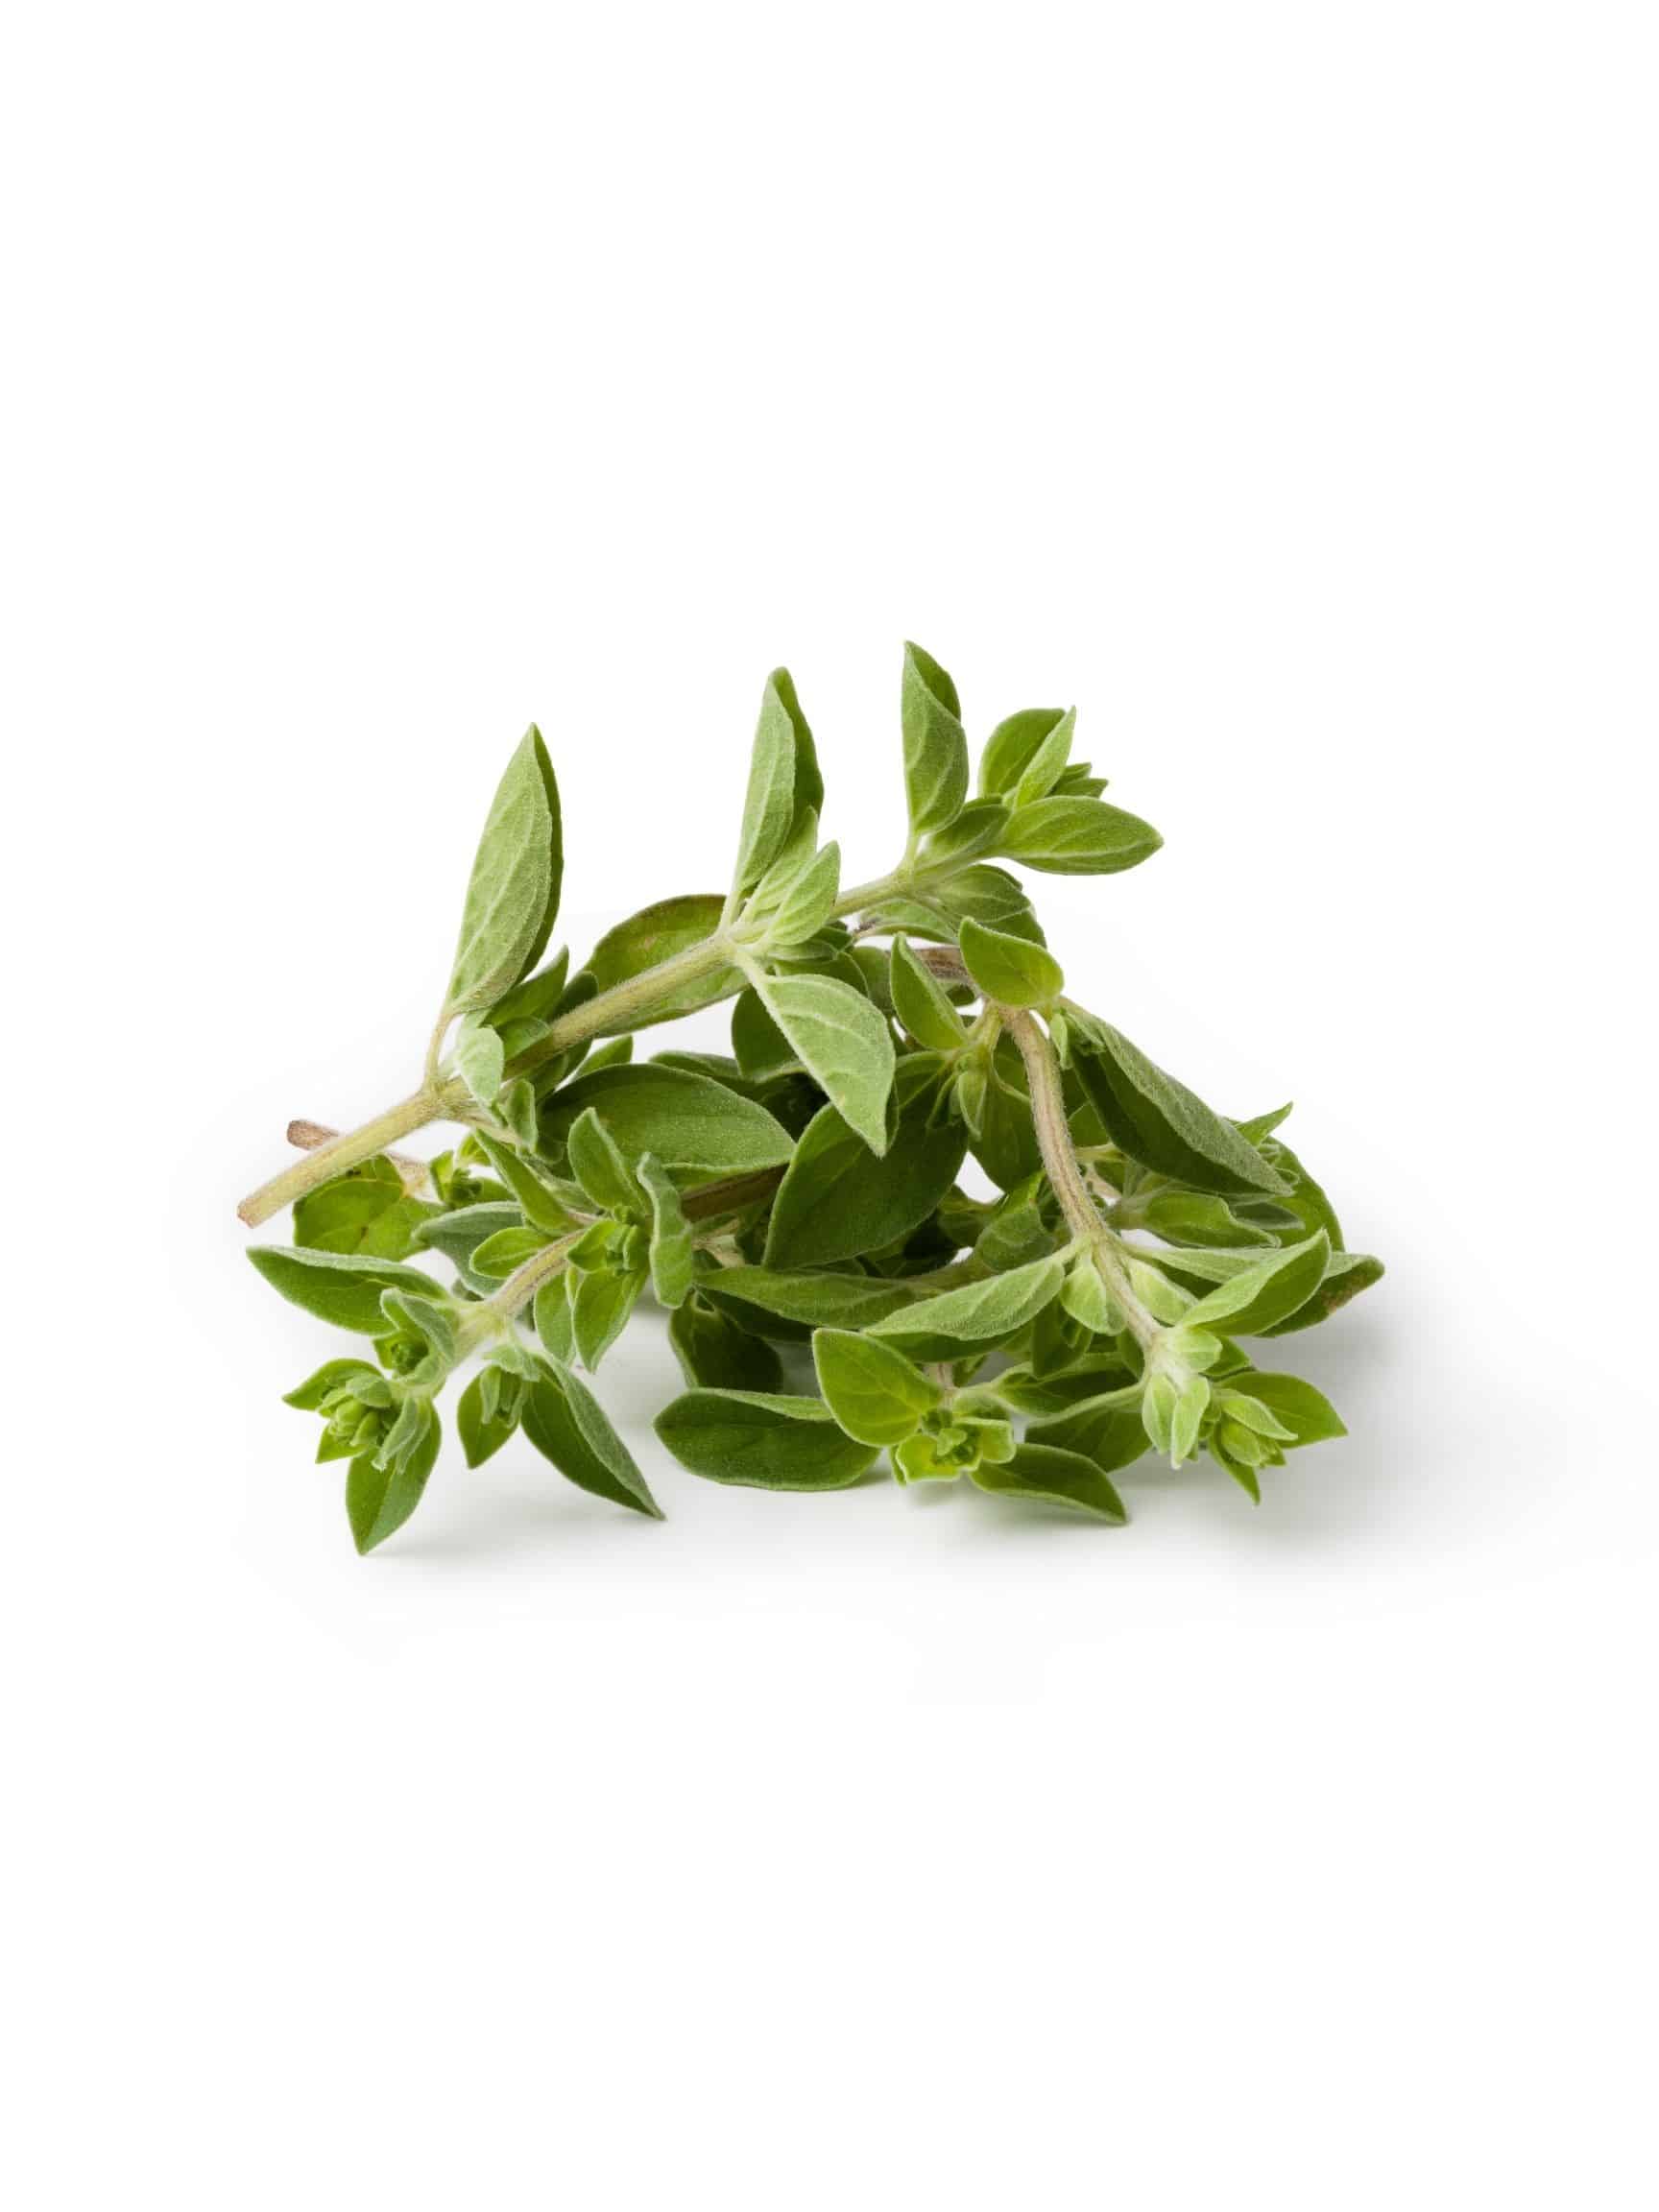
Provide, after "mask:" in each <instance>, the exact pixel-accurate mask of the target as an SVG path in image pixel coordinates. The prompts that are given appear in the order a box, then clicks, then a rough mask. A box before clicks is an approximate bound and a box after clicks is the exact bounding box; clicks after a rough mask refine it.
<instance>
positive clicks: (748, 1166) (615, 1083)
mask: <svg viewBox="0 0 1659 2212" xmlns="http://www.w3.org/2000/svg"><path fill="white" fill-rule="evenodd" d="M589 1106H592V1107H596V1108H597V1109H598V1111H599V1113H600V1114H601V1115H602V1116H603V1118H604V1120H605V1124H606V1126H607V1128H608V1129H609V1130H610V1132H611V1134H612V1136H613V1138H614V1139H615V1141H616V1142H617V1144H618V1145H619V1146H620V1148H621V1150H622V1152H623V1153H624V1154H625V1155H626V1156H627V1157H628V1158H630V1159H636V1158H637V1156H638V1155H639V1154H640V1153H641V1152H654V1153H655V1154H656V1155H657V1158H658V1159H659V1160H661V1163H662V1165H663V1166H664V1167H666V1168H667V1169H668V1171H669V1173H670V1174H673V1175H685V1176H691V1177H696V1178H699V1179H702V1178H712V1177H715V1176H722V1175H745V1174H748V1173H750V1172H751V1171H752V1170H755V1169H757V1168H761V1167H781V1166H783V1164H784V1163H785V1162H786V1161H787V1160H788V1158H789V1155H790V1153H791V1151H792V1150H793V1148H794V1147H793V1144H792V1142H791V1140H790V1136H789V1132H788V1131H787V1130H786V1129H785V1128H784V1127H783V1126H782V1124H781V1122H779V1121H775V1120H774V1119H773V1118H772V1116H771V1115H770V1114H768V1113H767V1111H766V1109H765V1108H764V1107H763V1106H757V1104H756V1103H755V1102H754V1100H753V1099H750V1098H744V1097H741V1096H739V1095H738V1094H737V1093H736V1092H734V1091H730V1090H728V1089H727V1088H726V1087H725V1086H724V1085H723V1084H720V1083H716V1082H714V1081H713V1080H712V1079H711V1078H710V1077H709V1076H707V1075H691V1074H687V1073H685V1072H684V1071H683V1070H679V1069H675V1068H661V1067H658V1066H656V1065H654V1064H653V1063H651V1062H649V1061H647V1062H646V1063H645V1065H644V1066H643V1067H638V1068H606V1069H602V1070H599V1071H598V1072H597V1073H595V1074H592V1075H578V1076H577V1077H576V1078H575V1080H574V1081H573V1082H570V1083H566V1084H565V1087H564V1089H563V1090H562V1091H559V1092H557V1093H556V1094H554V1096H553V1097H552V1098H550V1099H549V1100H548V1102H547V1105H546V1107H545V1109H544V1110H543V1113H542V1131H543V1135H544V1137H545V1139H546V1141H547V1142H549V1143H553V1144H558V1143H562V1142H565V1138H566V1135H567V1133H568V1131H569V1129H570V1125H571V1123H572V1122H573V1121H574V1120H575V1119H576V1118H577V1116H578V1115H579V1114H581V1113H583V1112H585V1111H586V1109H587V1108H589Z"/></svg>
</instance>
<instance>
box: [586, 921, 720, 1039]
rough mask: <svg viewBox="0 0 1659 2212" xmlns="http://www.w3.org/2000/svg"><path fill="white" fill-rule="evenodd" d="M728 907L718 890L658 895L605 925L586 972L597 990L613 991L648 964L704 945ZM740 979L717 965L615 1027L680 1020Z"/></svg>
mask: <svg viewBox="0 0 1659 2212" xmlns="http://www.w3.org/2000/svg"><path fill="white" fill-rule="evenodd" d="M724 906H725V902H724V901H723V900H722V899H721V897H720V895H719V893H718V892H709V893H702V892H694V893H690V894H688V895H687V896H685V897H684V898H680V899H660V900H658V902H657V903H656V904H655V905H654V906H644V907H641V908H640V910H639V912H638V913H637V914H631V915H630V916H629V918H628V920H627V921H626V922H619V923H618V924H617V925H616V926H615V928H614V929H609V930H607V931H606V933H605V935H604V936H603V937H601V938H600V940H599V942H598V944H597V945H595V946H594V948H593V950H592V951H591V952H590V953H589V955H588V965H587V971H586V972H587V973H588V974H589V975H591V976H592V978H593V980H594V984H595V986H596V987H597V989H598V990H599V991H611V990H613V989H614V988H615V986H616V985H617V984H618V983H626V982H628V981H629V980H630V979H631V978H632V977H633V976H635V975H642V974H644V973H645V971H646V969H647V968H655V967H658V966H659V965H660V964H661V962H662V961H664V960H672V959H673V958H674V957H675V956H676V954H678V953H681V952H688V951H689V950H691V948H692V946H693V945H701V944H702V943H703V942H704V941H705V940H706V939H707V938H709V937H712V936H713V935H714V933H715V931H716V930H717V929H718V928H719V926H720V917H721V914H722V912H723V910H724ZM741 981H742V977H741V976H740V975H739V974H738V973H737V971H736V969H735V968H720V969H717V970H716V971H715V972H714V973H713V974H709V975H702V976H698V977H697V978H696V979H695V980H694V981H692V982H690V983H683V984H682V985H681V986H680V988H679V989H678V990H677V991H673V992H670V993H669V994H668V995H667V996H666V997H664V998H658V999H655V1000H653V1002H652V1004H651V1006H650V1008H649V1009H648V1010H645V1011H642V1012H639V1013H637V1014H636V1015H635V1016H634V1018H633V1019H632V1020H631V1021H629V1022H625V1023H620V1024H616V1025H615V1026H616V1027H617V1028H626V1029H649V1028H651V1027H652V1026H653V1025H654V1024H655V1023H656V1022H674V1021H678V1020H679V1018H680V1017H681V1016H682V1015H683V1014H690V1013H694V1012H695V1011H696V1009H697V1008H698V1007H699V1006H709V1005H712V1004H713V1002H714V1001H715V999H717V998H729V997H730V996H731V994H732V993H733V991H735V990H736V988H737V986H738V984H739V983H740V982H741Z"/></svg>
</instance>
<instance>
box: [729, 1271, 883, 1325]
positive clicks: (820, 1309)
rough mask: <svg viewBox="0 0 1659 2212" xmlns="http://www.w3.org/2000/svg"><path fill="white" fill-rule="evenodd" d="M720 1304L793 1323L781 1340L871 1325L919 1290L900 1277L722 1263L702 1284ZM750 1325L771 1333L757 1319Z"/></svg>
mask: <svg viewBox="0 0 1659 2212" xmlns="http://www.w3.org/2000/svg"><path fill="white" fill-rule="evenodd" d="M698 1287H699V1289H700V1290H701V1291H702V1293H703V1294H704V1295H705V1296H706V1297H709V1298H711V1299H713V1301H714V1302H715V1304H716V1305H718V1306H725V1305H728V1304H732V1305H735V1306H737V1307H739V1308H742V1309H744V1310H746V1311H747V1312H748V1313H750V1314H756V1313H763V1314H766V1315H768V1316H770V1317H772V1318H774V1319H777V1320H781V1321H787V1322H789V1323H790V1324H791V1327H790V1328H789V1329H788V1330H787V1331H786V1332H784V1333H783V1334H782V1336H781V1341H783V1342H794V1341H797V1340H800V1339H804V1338H805V1334H806V1333H807V1332H808V1331H809V1330H812V1329H818V1328H831V1329H867V1328H869V1327H870V1325H871V1324H872V1323H873V1322H876V1321H880V1320H883V1319H884V1318H885V1317H886V1316H887V1315H888V1314H889V1313H897V1312H899V1311H901V1310H902V1309H903V1308H904V1307H906V1306H913V1305H915V1304H916V1294H915V1292H914V1291H913V1290H911V1288H910V1287H909V1286H908V1285H907V1284H906V1283H904V1282H903V1281H902V1280H899V1281H893V1280H891V1279H889V1278H887V1277H884V1276H880V1275H836V1274H831V1273H829V1272H826V1273H824V1274H810V1273H803V1274H794V1273H791V1272H789V1271H788V1270H786V1269H780V1268H774V1267H772V1266H765V1267H722V1268H721V1269H720V1270H719V1271H718V1272H717V1273H715V1274H712V1275H706V1276H704V1277H703V1278H702V1280H701V1281H700V1283H699V1285H698ZM751 1326H753V1327H755V1328H757V1329H758V1330H761V1333H762V1334H767V1332H765V1331H764V1329H763V1328H762V1325H761V1324H760V1323H758V1322H752V1324H751Z"/></svg>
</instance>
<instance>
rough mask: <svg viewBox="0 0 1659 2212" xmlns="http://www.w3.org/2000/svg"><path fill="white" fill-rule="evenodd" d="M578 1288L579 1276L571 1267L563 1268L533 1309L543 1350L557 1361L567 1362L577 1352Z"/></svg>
mask: <svg viewBox="0 0 1659 2212" xmlns="http://www.w3.org/2000/svg"><path fill="white" fill-rule="evenodd" d="M575 1286H576V1277H575V1275H574V1274H573V1273H572V1272H571V1270H570V1269H569V1268H568V1267H565V1268H562V1269H561V1270H560V1272H559V1273H558V1274H557V1275H554V1276H552V1277H550V1278H549V1279H548V1281H547V1282H545V1283H543V1284H542V1286H541V1288H540V1289H539V1290H538V1291H537V1293H536V1297H535V1301H534V1303H533V1304H532V1306H531V1308H530V1317H531V1320H532V1321H533V1322H534V1324H535V1328H536V1334H537V1336H538V1338H539V1339H540V1341H541V1349H542V1351H543V1352H545V1353H547V1354H548V1355H549V1356H550V1357H551V1358H555V1359H564V1360H566V1361H567V1360H568V1359H569V1358H570V1356H571V1354H572V1353H573V1352H574V1351H575V1349H576V1316H575V1314H574V1312H573V1311H572V1310H571V1306H570V1294H571V1292H572V1291H573V1290H574V1288H575Z"/></svg>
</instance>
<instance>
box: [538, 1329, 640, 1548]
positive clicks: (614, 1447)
mask: <svg viewBox="0 0 1659 2212" xmlns="http://www.w3.org/2000/svg"><path fill="white" fill-rule="evenodd" d="M523 1428H524V1433H525V1435H526V1436H528V1437H529V1439H530V1441H531V1443H532V1444H534V1445H535V1447H536V1449H537V1451H538V1452H540V1453H541V1456H542V1457H543V1458H544V1459H550V1460H551V1461H552V1462H553V1464H554V1466H555V1467H557V1468H558V1470H559V1472H560V1474H561V1475H563V1476H565V1478H566V1479H567V1480H569V1481H571V1482H574V1483H575V1484H576V1486H577V1488H578V1489H579V1490H589V1491H591V1492H592V1494H593V1496H594V1497H596V1498H609V1499H610V1500H611V1502H612V1503H613V1504H615V1505H626V1506H628V1507H629V1509H630V1510H631V1511H633V1512H635V1513H644V1514H648V1515H649V1516H650V1518H651V1519H652V1520H654V1521H661V1518H662V1508H661V1506H660V1505H659V1504H658V1503H657V1501H656V1499H655V1498H653V1497H652V1495H651V1490H650V1486H649V1484H648V1483H647V1482H646V1480H645V1478H644V1476H643V1475H641V1474H640V1472H639V1470H638V1468H637V1466H636V1465H635V1463H634V1455H633V1454H632V1453H631V1452H630V1451H629V1449H628V1447H627V1445H626V1444H624V1443H623V1441H622V1439H621V1437H620V1436H618V1435H617V1433H616V1431H615V1430H614V1429H613V1428H612V1426H611V1424H610V1422H609V1421H608V1420H607V1419H606V1417H605V1410H604V1407H602V1406H601V1405H600V1403H599V1401H598V1399H597V1398H595V1397H594V1395H593V1393H592V1391H591V1390H589V1387H588V1385H587V1384H586V1383H584V1382H583V1381H582V1379H581V1377H580V1376H579V1375H575V1374H573V1373H572V1372H571V1370H570V1369H569V1368H568V1367H566V1366H565V1364H564V1362H563V1361H562V1360H559V1359H549V1360H548V1361H547V1362H546V1370H545V1373H544V1374H543V1375H542V1376H541V1378H540V1379H539V1380H538V1381H536V1382H534V1383H531V1385H530V1389H529V1392H528V1394H527V1396H526V1398H525V1401H524V1415H523Z"/></svg>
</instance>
